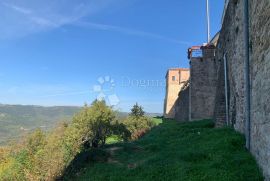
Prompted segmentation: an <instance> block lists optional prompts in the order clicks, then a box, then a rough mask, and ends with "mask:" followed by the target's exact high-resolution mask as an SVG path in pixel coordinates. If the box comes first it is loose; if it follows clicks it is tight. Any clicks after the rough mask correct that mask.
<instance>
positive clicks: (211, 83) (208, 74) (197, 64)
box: [190, 48, 219, 120]
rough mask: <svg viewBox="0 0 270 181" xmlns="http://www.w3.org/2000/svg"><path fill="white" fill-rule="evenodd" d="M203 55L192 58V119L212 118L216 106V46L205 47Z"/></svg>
mask: <svg viewBox="0 0 270 181" xmlns="http://www.w3.org/2000/svg"><path fill="white" fill-rule="evenodd" d="M202 52H203V57H202V58H200V57H196V58H191V59H190V69H191V71H190V89H191V90H190V94H191V120H201V119H212V118H213V115H214V107H215V94H216V86H217V76H216V74H217V67H218V65H219V63H218V62H217V61H216V59H215V57H214V55H215V49H214V48H203V50H202Z"/></svg>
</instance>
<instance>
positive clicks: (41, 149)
mask: <svg viewBox="0 0 270 181" xmlns="http://www.w3.org/2000/svg"><path fill="white" fill-rule="evenodd" d="M127 119H128V120H129V119H131V120H132V121H133V122H129V121H126V120H122V121H120V120H118V119H116V112H115V111H113V109H112V107H109V106H107V105H106V103H105V101H94V102H93V103H92V104H91V105H90V106H87V105H86V106H85V107H84V108H83V109H82V110H81V111H80V112H79V113H77V114H76V115H75V116H74V117H73V119H72V122H71V123H70V124H68V123H62V124H59V125H58V126H57V127H56V128H55V129H54V130H52V131H50V132H44V131H42V130H41V129H37V130H36V131H34V132H32V133H31V134H30V135H28V136H27V137H26V138H25V139H24V140H22V141H21V142H19V143H17V144H14V145H12V146H11V147H6V148H2V149H0V180H14V181H16V180H19V181H23V180H55V179H59V178H61V177H62V175H63V173H64V171H68V170H72V169H73V163H74V162H76V160H77V158H78V157H79V156H80V155H81V154H82V153H84V152H85V151H86V150H96V149H98V148H100V147H102V146H104V144H105V141H106V139H107V138H109V137H110V136H115V137H117V138H119V139H121V140H124V141H129V140H130V139H131V136H132V135H134V134H136V136H138V135H140V133H141V132H144V131H145V130H149V129H150V128H151V126H152V125H153V124H152V122H150V121H149V118H146V117H145V116H144V115H143V114H140V115H139V116H136V115H133V113H131V115H130V116H129V117H128V118H127ZM136 120H137V121H136ZM150 123H151V124H150ZM141 130H143V131H141Z"/></svg>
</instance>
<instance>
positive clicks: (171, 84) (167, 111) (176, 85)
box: [163, 68, 189, 118]
mask: <svg viewBox="0 0 270 181" xmlns="http://www.w3.org/2000/svg"><path fill="white" fill-rule="evenodd" d="M188 79H189V69H185V68H172V69H169V70H168V71H167V74H166V95H165V100H164V114H163V115H164V117H165V118H174V117H175V103H176V100H177V98H178V93H179V92H180V90H181V88H182V87H183V85H184V84H185V82H186V81H187V80H188Z"/></svg>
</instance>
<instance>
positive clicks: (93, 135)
mask: <svg viewBox="0 0 270 181" xmlns="http://www.w3.org/2000/svg"><path fill="white" fill-rule="evenodd" d="M115 118H116V115H115V112H114V111H113V110H112V108H111V107H110V106H107V105H106V102H105V101H98V100H95V101H94V102H93V103H92V104H91V106H90V107H88V106H85V107H84V109H83V110H82V111H81V112H80V113H79V114H77V115H76V116H75V117H74V119H73V124H74V127H75V128H77V129H78V130H77V131H76V130H74V131H75V132H73V133H74V134H79V138H80V141H81V142H82V144H83V145H84V146H85V147H99V146H102V145H104V144H105V141H106V138H107V137H108V136H110V135H111V134H112V125H113V123H114V122H115Z"/></svg>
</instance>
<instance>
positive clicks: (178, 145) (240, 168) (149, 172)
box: [72, 120, 263, 181]
mask: <svg viewBox="0 0 270 181" xmlns="http://www.w3.org/2000/svg"><path fill="white" fill-rule="evenodd" d="M156 121H160V120H156ZM212 127H213V124H212V123H211V122H210V121H200V122H194V123H177V122H175V121H164V122H163V123H162V124H160V125H159V126H158V127H156V128H154V129H153V130H152V131H151V132H150V133H149V134H147V135H146V136H145V137H143V138H142V139H140V140H138V141H136V142H132V143H118V144H113V145H108V146H107V147H106V148H104V149H103V150H101V151H100V152H99V156H98V155H96V156H95V158H93V159H94V160H95V161H91V162H89V163H87V164H86V166H85V168H84V169H81V172H79V173H77V174H76V175H77V176H76V178H72V180H101V181H104V180H111V181H112V180H115V181H121V180H125V181H126V180H134V181H135V180H144V181H145V180H206V181H210V180H213V181H216V180H218V181H222V180H232V181H237V180H243V181H248V180H251V181H254V180H256V181H257V180H258V181H259V180H263V178H262V176H261V172H260V170H259V169H258V167H257V165H256V162H255V161H254V159H253V157H252V156H251V155H250V154H249V153H248V152H247V151H246V150H245V149H244V138H243V136H241V135H240V134H238V133H236V132H234V131H233V130H231V129H228V128H224V129H214V128H212ZM101 152H103V153H101Z"/></svg>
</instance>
